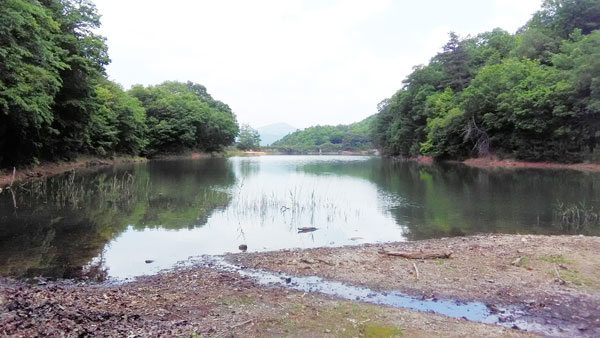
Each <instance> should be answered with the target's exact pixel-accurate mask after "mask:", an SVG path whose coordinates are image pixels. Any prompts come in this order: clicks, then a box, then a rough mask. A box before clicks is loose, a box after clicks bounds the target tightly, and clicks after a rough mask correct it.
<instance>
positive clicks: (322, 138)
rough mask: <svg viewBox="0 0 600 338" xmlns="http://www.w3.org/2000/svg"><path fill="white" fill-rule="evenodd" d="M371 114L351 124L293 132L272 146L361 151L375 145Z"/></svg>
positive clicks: (278, 147)
mask: <svg viewBox="0 0 600 338" xmlns="http://www.w3.org/2000/svg"><path fill="white" fill-rule="evenodd" d="M374 118H375V117H374V116H370V117H368V118H366V119H364V120H362V121H360V122H356V123H353V124H350V125H338V126H314V127H309V128H306V129H304V130H300V131H296V132H294V133H291V134H289V135H287V136H285V137H284V138H282V139H281V140H279V141H277V142H274V143H273V144H272V145H271V146H272V147H273V148H276V149H280V150H282V151H287V152H300V153H302V152H318V151H323V152H338V151H360V150H367V149H371V148H372V147H373V145H372V143H371V137H370V130H371V124H372V122H373V121H374Z"/></svg>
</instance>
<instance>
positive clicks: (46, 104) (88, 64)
mask: <svg viewBox="0 0 600 338" xmlns="http://www.w3.org/2000/svg"><path fill="white" fill-rule="evenodd" d="M99 26H100V16H99V14H98V13H97V10H96V7H95V5H94V4H93V3H92V2H91V1H88V0H6V1H1V2H0V168H1V167H8V166H13V165H22V164H29V163H36V162H38V161H42V160H63V159H71V158H73V157H74V156H75V155H77V154H81V153H86V154H92V155H100V156H106V155H113V154H131V155H138V154H142V155H154V154H158V153H164V152H177V151H181V150H184V149H188V148H194V149H199V150H205V151H215V150H220V149H221V148H223V147H224V146H226V145H229V144H231V143H232V142H233V141H234V139H235V136H236V135H237V132H238V124H237V121H236V116H235V115H234V113H233V112H232V111H231V109H230V108H229V106H227V105H226V104H224V103H222V102H220V101H217V100H214V99H213V98H212V97H211V96H210V95H209V94H208V93H207V91H206V88H205V87H203V86H202V85H199V84H194V83H191V82H188V83H177V82H165V83H163V84H161V85H158V86H150V87H146V88H145V87H142V86H135V87H133V88H132V89H131V90H129V91H125V90H123V88H122V87H121V86H120V85H118V84H116V83H114V82H112V81H110V80H108V79H107V76H106V73H105V66H106V65H108V64H109V62H110V59H109V56H108V48H107V46H106V43H105V39H104V37H102V36H99V35H97V34H96V33H95V32H94V31H95V29H97V28H98V27H99Z"/></svg>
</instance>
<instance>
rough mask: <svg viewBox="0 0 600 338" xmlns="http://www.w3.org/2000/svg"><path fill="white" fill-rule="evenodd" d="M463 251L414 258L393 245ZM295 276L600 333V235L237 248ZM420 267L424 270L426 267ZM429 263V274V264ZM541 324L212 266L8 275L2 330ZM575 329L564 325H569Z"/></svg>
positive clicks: (502, 331) (389, 330)
mask: <svg viewBox="0 0 600 338" xmlns="http://www.w3.org/2000/svg"><path fill="white" fill-rule="evenodd" d="M398 252H402V253H415V252H417V253H434V254H435V253H439V252H444V253H451V255H450V258H446V259H443V258H433V259H407V258H402V257H398V256H392V255H390V253H398ZM225 259H226V260H228V261H230V262H233V263H235V264H237V265H244V266H246V267H249V268H260V269H264V270H270V271H283V272H287V273H288V274H290V275H292V276H309V275H310V276H321V277H324V278H326V279H328V280H339V281H344V282H347V283H349V284H352V285H362V286H367V287H369V288H372V289H374V290H399V291H402V292H403V293H406V294H408V295H414V296H420V297H423V298H424V299H425V298H427V299H450V300H462V301H469V300H477V301H482V302H484V303H485V304H487V305H488V306H490V308H491V309H493V308H494V307H501V306H506V305H515V306H518V307H519V308H521V309H523V310H524V311H526V312H527V313H528V314H530V315H531V318H532V319H531V320H532V321H538V322H541V323H542V324H544V325H549V326H552V327H554V328H555V329H556V330H557V331H555V332H558V334H557V335H558V336H560V335H568V336H573V335H575V336H590V337H591V336H598V335H599V334H600V316H599V315H598V314H599V313H600V278H599V277H600V238H598V237H580V236H519V235H485V236H473V237H465V238H451V239H438V240H426V241H417V242H405V243H389V244H376V245H361V246H352V247H342V248H319V249H310V250H287V251H277V252H267V253H244V254H229V255H227V256H226V257H225ZM417 271H418V272H417ZM417 275H418V276H417ZM63 333H64V334H65V335H67V336H76V335H80V334H92V333H93V334H94V335H100V336H115V335H118V336H123V335H125V336H127V335H143V336H150V335H156V336H158V335H176V336H188V337H189V336H218V337H220V336H231V335H232V334H233V335H235V336H295V337H306V336H319V337H320V336H331V337H339V336H347V337H356V336H370V337H389V336H401V335H404V336H411V337H412V336H421V337H431V336H444V337H448V336H456V337H459V336H463V337H464V336H512V337H519V336H530V335H533V336H535V335H536V333H535V332H525V331H523V330H518V329H510V328H503V327H499V326H494V325H488V324H481V323H476V322H470V321H467V320H465V319H456V318H450V317H445V316H441V315H437V314H432V313H426V312H416V311H411V310H407V309H402V308H391V307H386V306H378V305H371V304H367V303H364V302H360V301H347V300H340V299H338V298H334V297H330V296H326V295H322V294H319V293H312V292H311V293H304V292H300V291H293V290H290V289H287V288H285V287H269V286H261V285H259V284H257V283H256V282H255V281H254V280H253V279H252V278H248V277H245V276H240V275H239V274H236V273H232V272H228V271H222V270H218V269H214V268H207V267H206V266H205V265H204V266H203V265H192V266H188V267H180V268H177V269H174V270H172V271H169V272H164V273H161V274H158V275H154V276H147V277H141V278H138V279H137V280H135V281H133V282H128V283H124V284H118V285H117V284H104V285H94V284H89V285H83V284H77V283H74V282H65V281H63V282H42V283H41V284H37V285H33V284H27V283H23V282H19V281H12V280H9V279H3V280H2V281H1V282H0V334H1V335H15V336H32V335H60V334H63ZM561 333H564V334H561Z"/></svg>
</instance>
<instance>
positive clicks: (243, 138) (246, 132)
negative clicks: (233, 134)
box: [235, 124, 260, 150]
mask: <svg viewBox="0 0 600 338" xmlns="http://www.w3.org/2000/svg"><path fill="white" fill-rule="evenodd" d="M235 145H236V147H237V148H238V149H240V150H250V149H256V148H258V147H259V146H260V134H258V131H256V130H254V129H253V128H252V127H250V125H248V124H243V125H242V127H241V128H240V134H239V135H238V139H237V142H236V144H235Z"/></svg>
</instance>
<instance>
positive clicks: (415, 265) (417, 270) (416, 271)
mask: <svg viewBox="0 0 600 338" xmlns="http://www.w3.org/2000/svg"><path fill="white" fill-rule="evenodd" d="M413 268H415V273H416V274H417V280H419V269H417V264H415V263H413Z"/></svg>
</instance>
